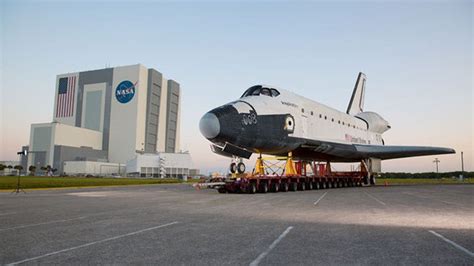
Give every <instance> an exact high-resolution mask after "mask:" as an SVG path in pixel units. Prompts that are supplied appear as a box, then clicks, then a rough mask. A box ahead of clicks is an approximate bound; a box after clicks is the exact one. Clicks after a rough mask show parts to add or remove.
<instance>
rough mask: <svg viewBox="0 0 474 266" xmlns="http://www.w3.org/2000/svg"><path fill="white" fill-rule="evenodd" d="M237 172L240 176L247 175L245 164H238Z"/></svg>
mask: <svg viewBox="0 0 474 266" xmlns="http://www.w3.org/2000/svg"><path fill="white" fill-rule="evenodd" d="M237 172H238V173H239V174H243V173H245V164H244V163H239V164H237Z"/></svg>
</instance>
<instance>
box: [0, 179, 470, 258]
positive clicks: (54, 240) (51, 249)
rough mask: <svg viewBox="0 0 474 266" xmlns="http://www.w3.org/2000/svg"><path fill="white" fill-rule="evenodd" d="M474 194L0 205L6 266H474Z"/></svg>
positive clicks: (46, 194) (162, 193)
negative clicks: (106, 265) (354, 265)
mask: <svg viewBox="0 0 474 266" xmlns="http://www.w3.org/2000/svg"><path fill="white" fill-rule="evenodd" d="M473 195H474V186H472V185H444V186H433V185H432V186H391V187H364V188H338V189H327V190H313V191H304V192H287V193H268V194H255V195H246V194H218V193H217V192H216V191H215V190H201V191H196V190H194V188H192V187H191V186H190V185H152V186H133V187H113V188H111V187H109V188H107V187H104V188H89V189H75V190H72V189H71V190H36V191H31V190H30V191H27V194H19V195H15V194H10V193H0V236H1V237H0V264H18V263H19V264H22V263H24V264H35V265H37V264H40V265H46V264H61V265H63V264H73V265H84V264H93V265H94V264H155V265H190V264H192V265H222V264H231V265H284V264H292V265H295V264H296V265H347V264H359V265H360V264H374V265H381V264H384V265H387V264H388V265H391V264H397V265H398V264H405V265H410V264H424V265H473V264H474V254H473V252H474V209H473V206H474V196H473Z"/></svg>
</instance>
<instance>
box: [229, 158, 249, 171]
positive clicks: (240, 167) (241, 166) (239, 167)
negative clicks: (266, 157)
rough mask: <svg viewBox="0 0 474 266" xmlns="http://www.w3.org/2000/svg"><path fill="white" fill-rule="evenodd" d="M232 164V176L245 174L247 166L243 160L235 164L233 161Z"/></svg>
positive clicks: (230, 168)
mask: <svg viewBox="0 0 474 266" xmlns="http://www.w3.org/2000/svg"><path fill="white" fill-rule="evenodd" d="M232 161H233V162H232V163H231V164H230V167H229V170H230V172H231V173H232V174H236V173H237V174H243V173H245V164H244V163H243V161H242V159H241V158H240V159H238V162H235V161H234V159H232Z"/></svg>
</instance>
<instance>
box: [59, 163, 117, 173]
mask: <svg viewBox="0 0 474 266" xmlns="http://www.w3.org/2000/svg"><path fill="white" fill-rule="evenodd" d="M125 169H126V168H125V165H124V164H117V163H107V162H91V161H67V162H64V173H65V174H67V175H96V176H112V175H118V176H122V175H125V174H126V173H125V171H126V170H125Z"/></svg>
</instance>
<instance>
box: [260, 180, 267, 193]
mask: <svg viewBox="0 0 474 266" xmlns="http://www.w3.org/2000/svg"><path fill="white" fill-rule="evenodd" d="M267 192H268V183H267V182H261V183H260V193H267Z"/></svg>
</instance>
